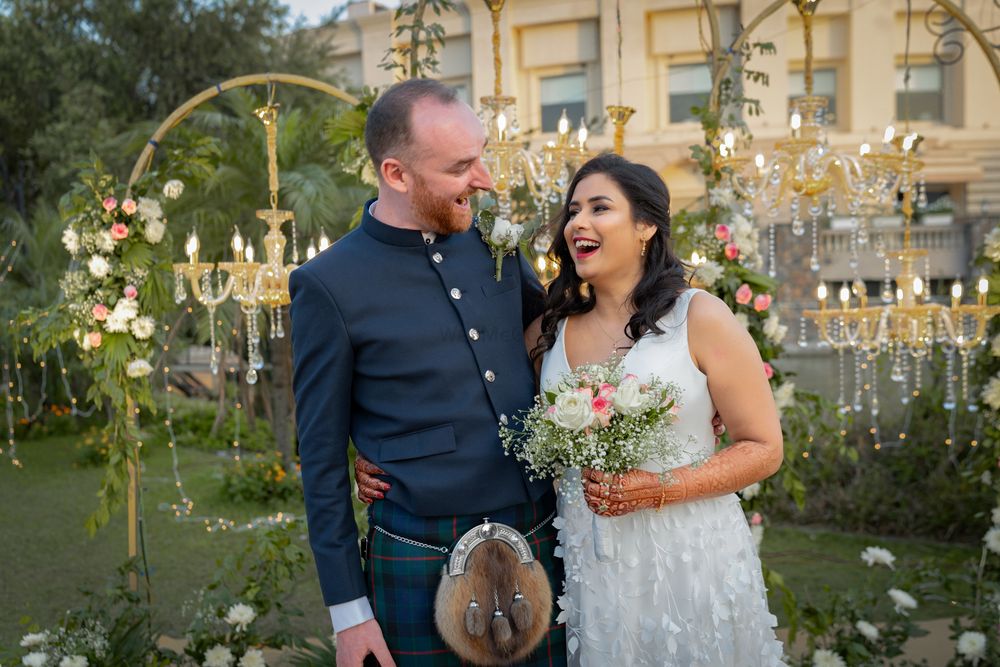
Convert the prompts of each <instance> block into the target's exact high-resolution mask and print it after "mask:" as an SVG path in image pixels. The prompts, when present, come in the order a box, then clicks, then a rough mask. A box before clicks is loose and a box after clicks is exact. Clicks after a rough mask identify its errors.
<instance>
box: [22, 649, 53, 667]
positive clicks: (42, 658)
mask: <svg viewBox="0 0 1000 667" xmlns="http://www.w3.org/2000/svg"><path fill="white" fill-rule="evenodd" d="M21 664H22V665H24V667H45V666H46V665H47V664H49V656H47V655H45V654H44V653H42V652H41V651H32V652H31V653H29V654H28V655H26V656H24V657H23V658H21Z"/></svg>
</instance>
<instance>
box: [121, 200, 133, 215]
mask: <svg viewBox="0 0 1000 667" xmlns="http://www.w3.org/2000/svg"><path fill="white" fill-rule="evenodd" d="M135 209H136V206H135V202H134V201H132V200H131V199H126V200H125V201H123V202H122V210H123V211H125V215H132V214H133V213H135Z"/></svg>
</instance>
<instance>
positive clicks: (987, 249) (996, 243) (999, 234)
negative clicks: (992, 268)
mask: <svg viewBox="0 0 1000 667" xmlns="http://www.w3.org/2000/svg"><path fill="white" fill-rule="evenodd" d="M983 254H984V255H986V256H987V257H989V258H990V259H991V260H993V261H994V262H1000V227H994V228H993V229H991V230H990V233H989V234H987V235H986V238H984V239H983Z"/></svg>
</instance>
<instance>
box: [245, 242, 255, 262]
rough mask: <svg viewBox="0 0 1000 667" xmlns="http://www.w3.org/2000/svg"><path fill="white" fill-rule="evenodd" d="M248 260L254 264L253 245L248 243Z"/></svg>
mask: <svg viewBox="0 0 1000 667" xmlns="http://www.w3.org/2000/svg"><path fill="white" fill-rule="evenodd" d="M246 257H247V262H248V263H250V264H253V246H252V245H248V246H247V249H246Z"/></svg>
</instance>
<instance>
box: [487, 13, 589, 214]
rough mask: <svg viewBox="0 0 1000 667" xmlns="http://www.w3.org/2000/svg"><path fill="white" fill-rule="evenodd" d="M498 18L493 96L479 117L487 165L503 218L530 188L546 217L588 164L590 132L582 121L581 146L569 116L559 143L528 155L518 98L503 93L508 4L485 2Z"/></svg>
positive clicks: (562, 124)
mask: <svg viewBox="0 0 1000 667" xmlns="http://www.w3.org/2000/svg"><path fill="white" fill-rule="evenodd" d="M484 2H485V3H486V6H487V8H489V10H490V13H491V15H492V18H493V73H494V85H493V95H491V96H487V97H483V98H481V99H480V103H481V104H482V108H481V109H480V111H479V117H480V119H481V120H482V122H483V125H484V126H485V127H486V148H485V150H484V153H483V162H484V163H485V164H486V168H487V169H488V170H489V172H490V175H491V176H492V177H493V182H494V191H495V192H496V196H497V204H498V206H499V209H500V216H501V217H505V218H510V217H511V197H512V196H513V193H514V189H515V188H517V187H520V186H527V188H528V192H529V193H530V196H531V199H532V201H533V203H534V205H535V208H536V209H538V211H539V213H540V214H543V215H544V211H545V209H546V207H547V206H548V205H549V204H550V203H553V204H554V203H558V202H559V201H560V198H561V196H562V194H563V193H564V192H565V191H566V187H567V186H568V185H569V181H570V169H571V168H573V167H575V166H577V165H579V164H580V163H582V162H583V161H584V160H586V159H587V158H588V157H589V156H590V153H589V152H588V150H587V136H588V130H587V126H586V123H585V122H584V120H583V119H582V118H581V119H580V127H579V129H578V130H577V133H576V137H575V141H574V138H573V137H572V136H571V130H572V126H571V124H570V121H569V118H567V116H566V111H565V110H563V113H562V117H561V118H560V119H559V124H558V132H557V137H556V140H555V141H548V142H546V144H545V145H544V146H542V149H541V152H540V153H533V152H531V151H529V150H527V149H526V148H525V147H524V145H523V142H522V141H519V140H518V138H517V137H518V135H519V134H520V126H519V124H518V120H517V98H515V97H511V96H506V95H504V94H503V88H502V85H501V83H500V72H501V68H502V62H501V58H500V12H501V11H502V10H503V7H504V3H505V2H506V0H484Z"/></svg>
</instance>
